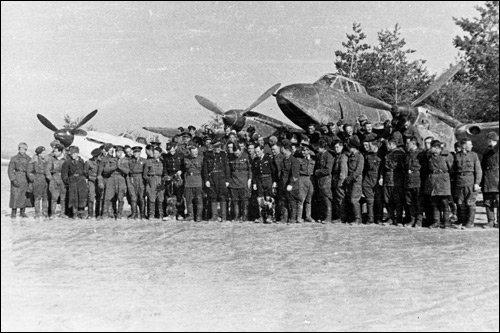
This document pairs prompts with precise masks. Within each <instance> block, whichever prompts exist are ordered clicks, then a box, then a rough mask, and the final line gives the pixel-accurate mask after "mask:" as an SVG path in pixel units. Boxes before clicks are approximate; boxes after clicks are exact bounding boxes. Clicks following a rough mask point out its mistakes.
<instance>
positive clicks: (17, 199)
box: [7, 154, 31, 208]
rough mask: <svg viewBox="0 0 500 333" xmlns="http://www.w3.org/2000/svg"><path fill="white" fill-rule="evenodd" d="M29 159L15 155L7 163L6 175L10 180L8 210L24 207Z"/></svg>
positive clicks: (25, 156)
mask: <svg viewBox="0 0 500 333" xmlns="http://www.w3.org/2000/svg"><path fill="white" fill-rule="evenodd" d="M30 160H31V158H30V157H29V156H28V155H26V154H24V155H21V154H17V155H15V156H14V157H12V159H11V160H10V162H9V167H8V171H7V173H8V175H9V180H10V200H9V207H10V208H25V207H26V203H27V202H26V201H27V199H26V192H27V190H28V166H29V162H30Z"/></svg>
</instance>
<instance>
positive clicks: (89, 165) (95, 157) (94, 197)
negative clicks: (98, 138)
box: [84, 148, 101, 219]
mask: <svg viewBox="0 0 500 333" xmlns="http://www.w3.org/2000/svg"><path fill="white" fill-rule="evenodd" d="M90 155H92V157H91V158H90V159H89V160H88V161H86V162H85V169H84V174H85V177H86V178H87V193H88V198H87V206H88V210H87V218H89V219H94V218H95V217H96V216H98V215H99V209H98V205H95V208H96V210H95V215H94V202H99V201H100V197H101V193H100V192H101V191H99V186H98V184H97V172H98V170H99V162H100V161H99V157H100V156H101V150H100V149H99V148H95V149H93V150H92V151H91V152H90Z"/></svg>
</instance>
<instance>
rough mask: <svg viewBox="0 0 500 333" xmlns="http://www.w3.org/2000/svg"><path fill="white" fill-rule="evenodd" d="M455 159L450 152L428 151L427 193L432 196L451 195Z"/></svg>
mask: <svg viewBox="0 0 500 333" xmlns="http://www.w3.org/2000/svg"><path fill="white" fill-rule="evenodd" d="M452 165H453V159H452V156H451V154H450V153H448V152H443V153H441V154H433V153H430V152H429V153H427V167H428V170H427V172H428V174H427V179H426V183H425V194H427V195H430V196H438V195H439V196H446V195H451V184H450V171H451V170H452Z"/></svg>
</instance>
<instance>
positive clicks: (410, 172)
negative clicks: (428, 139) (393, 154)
mask: <svg viewBox="0 0 500 333" xmlns="http://www.w3.org/2000/svg"><path fill="white" fill-rule="evenodd" d="M420 156H421V151H420V150H418V149H417V150H415V151H409V152H407V153H406V156H405V160H404V170H405V188H420V187H421V176H420V169H421V168H422V166H421V165H420Z"/></svg>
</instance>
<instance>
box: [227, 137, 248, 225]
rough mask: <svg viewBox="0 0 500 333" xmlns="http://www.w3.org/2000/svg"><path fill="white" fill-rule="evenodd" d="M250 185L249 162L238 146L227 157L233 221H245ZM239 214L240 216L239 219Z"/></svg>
mask: <svg viewBox="0 0 500 333" xmlns="http://www.w3.org/2000/svg"><path fill="white" fill-rule="evenodd" d="M251 183H252V170H251V166H250V160H249V159H248V157H245V156H244V155H243V154H242V151H241V149H240V147H239V146H236V147H235V150H234V154H232V155H230V156H229V196H230V198H231V201H232V203H233V211H234V220H235V221H245V220H246V219H247V216H248V197H249V189H250V187H251ZM240 213H242V216H241V218H240Z"/></svg>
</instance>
